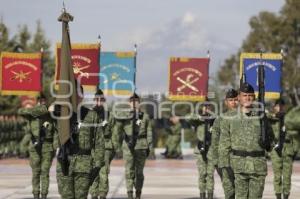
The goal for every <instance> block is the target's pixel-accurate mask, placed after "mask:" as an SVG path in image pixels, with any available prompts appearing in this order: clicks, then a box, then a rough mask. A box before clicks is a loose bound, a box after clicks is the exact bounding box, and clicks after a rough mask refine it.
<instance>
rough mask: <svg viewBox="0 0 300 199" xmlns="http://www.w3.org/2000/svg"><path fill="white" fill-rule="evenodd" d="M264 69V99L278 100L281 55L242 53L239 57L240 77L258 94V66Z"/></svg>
mask: <svg viewBox="0 0 300 199" xmlns="http://www.w3.org/2000/svg"><path fill="white" fill-rule="evenodd" d="M260 64H262V65H263V66H264V69H265V97H266V98H268V99H278V98H279V97H280V93H281V89H282V88H281V74H282V55H281V54H279V53H263V54H262V57H261V55H260V53H242V54H241V57H240V77H244V78H245V81H246V82H248V83H249V84H251V86H253V88H254V90H255V94H256V95H257V94H258V76H257V71H258V66H259V65H260Z"/></svg>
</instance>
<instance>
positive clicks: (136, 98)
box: [129, 92, 140, 101]
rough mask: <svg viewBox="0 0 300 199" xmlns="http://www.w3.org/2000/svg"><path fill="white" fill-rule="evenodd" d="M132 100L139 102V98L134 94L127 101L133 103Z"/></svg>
mask: <svg viewBox="0 0 300 199" xmlns="http://www.w3.org/2000/svg"><path fill="white" fill-rule="evenodd" d="M133 100H135V101H139V100H140V97H139V96H138V94H136V93H135V92H134V93H133V94H132V95H131V96H130V98H129V101H133Z"/></svg>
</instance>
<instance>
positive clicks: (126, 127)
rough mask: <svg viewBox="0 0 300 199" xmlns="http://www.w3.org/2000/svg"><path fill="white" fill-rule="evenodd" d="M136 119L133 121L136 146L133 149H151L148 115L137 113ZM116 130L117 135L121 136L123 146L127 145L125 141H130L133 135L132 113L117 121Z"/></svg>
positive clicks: (150, 128) (150, 127)
mask: <svg viewBox="0 0 300 199" xmlns="http://www.w3.org/2000/svg"><path fill="white" fill-rule="evenodd" d="M137 116H138V118H137V119H135V122H136V123H135V128H136V129H135V130H134V131H135V132H136V135H135V136H136V144H135V147H134V149H135V150H137V149H152V147H153V146H152V125H151V123H150V118H149V115H148V114H146V113H144V112H139V113H137ZM118 123H119V124H118V127H117V128H118V129H117V130H116V131H118V132H119V134H120V133H121V134H123V136H122V137H123V146H124V145H127V140H126V139H130V138H131V137H132V136H134V134H133V113H132V112H130V113H126V114H125V115H124V117H123V119H121V120H118Z"/></svg>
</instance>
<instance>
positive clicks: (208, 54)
mask: <svg viewBox="0 0 300 199" xmlns="http://www.w3.org/2000/svg"><path fill="white" fill-rule="evenodd" d="M207 58H210V51H209V50H207Z"/></svg>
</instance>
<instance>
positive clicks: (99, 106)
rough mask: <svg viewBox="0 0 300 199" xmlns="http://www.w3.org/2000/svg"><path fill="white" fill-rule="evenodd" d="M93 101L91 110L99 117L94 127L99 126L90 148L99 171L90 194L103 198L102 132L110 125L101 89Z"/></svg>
mask: <svg viewBox="0 0 300 199" xmlns="http://www.w3.org/2000/svg"><path fill="white" fill-rule="evenodd" d="M94 101H95V103H96V105H95V107H94V109H93V110H94V111H96V112H97V114H98V119H99V121H97V126H96V127H95V128H99V130H98V131H95V133H97V134H96V135H94V147H93V149H92V156H93V162H94V167H96V168H99V172H98V175H97V177H96V178H95V180H94V182H93V184H92V186H91V187H90V194H91V195H92V199H98V196H100V199H105V198H106V195H107V192H108V188H107V186H108V185H107V184H108V183H107V181H106V180H107V179H106V173H104V170H106V168H105V141H104V134H105V131H109V130H110V129H108V127H110V125H108V120H109V119H108V117H109V113H108V111H107V110H105V102H106V99H105V97H104V95H103V92H102V91H101V90H97V92H96V94H95V98H94ZM101 171H102V172H101ZM106 189H107V190H106Z"/></svg>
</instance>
